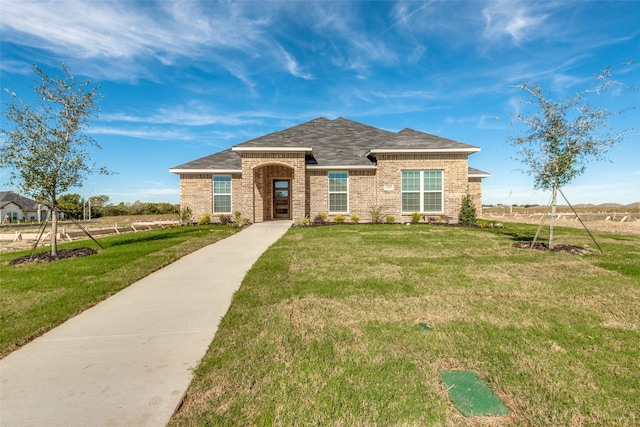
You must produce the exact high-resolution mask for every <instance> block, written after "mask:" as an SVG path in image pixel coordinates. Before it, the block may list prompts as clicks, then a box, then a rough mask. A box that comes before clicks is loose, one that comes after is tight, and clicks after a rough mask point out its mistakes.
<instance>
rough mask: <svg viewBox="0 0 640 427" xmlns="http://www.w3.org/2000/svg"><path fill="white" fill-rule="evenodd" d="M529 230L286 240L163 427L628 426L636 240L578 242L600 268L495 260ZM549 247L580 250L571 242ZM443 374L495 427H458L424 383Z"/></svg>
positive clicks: (631, 421) (549, 258) (634, 349)
mask: <svg viewBox="0 0 640 427" xmlns="http://www.w3.org/2000/svg"><path fill="white" fill-rule="evenodd" d="M535 229H536V227H535V226H532V225H526V224H506V228H504V229H469V228H448V227H438V226H427V225H418V226H413V225H412V226H410V227H407V226H404V225H378V226H376V225H357V226H331V227H317V228H310V229H291V230H290V231H289V232H288V233H287V234H286V235H285V236H284V237H283V238H282V239H280V240H279V241H278V242H277V243H276V244H275V245H274V246H272V247H271V248H270V249H269V250H268V251H267V252H266V253H265V254H264V255H263V256H262V257H261V258H260V259H259V260H258V262H257V263H256V264H255V265H254V266H253V268H252V269H251V270H250V271H249V273H248V275H247V276H246V277H245V279H244V282H243V285H242V287H241V289H240V290H239V291H238V292H237V293H236V295H235V297H234V299H233V302H232V306H231V308H230V311H229V313H228V314H227V315H226V316H225V317H224V318H223V320H222V322H221V325H220V327H219V329H218V332H217V335H216V338H215V339H214V341H213V343H212V345H211V347H210V349H209V352H208V354H207V355H206V357H205V358H204V359H203V361H202V363H201V365H200V366H199V367H198V369H197V370H196V372H195V374H196V378H195V380H194V382H193V384H192V386H191V388H190V390H189V392H188V395H187V398H186V401H185V404H184V405H183V407H182V408H181V409H180V411H179V413H178V414H176V415H175V416H174V418H173V419H172V422H171V424H172V425H174V426H181V425H216V426H218V425H222V426H224V425H227V426H237V425H276V426H293V425H323V426H324V425H327V426H329V425H331V426H334V425H343V426H347V425H349V426H350V425H367V426H368V425H371V426H373V425H385V426H386V425H394V426H395V425H420V426H423V425H429V426H430V425H477V423H478V422H481V423H485V424H486V423H488V424H490V425H523V426H547V425H562V426H567V425H619V426H635V425H639V424H640V418H639V415H638V395H639V394H640V370H639V369H638V360H640V346H639V345H638V343H640V263H638V259H640V237H639V236H630V235H616V234H608V233H594V234H595V235H596V238H597V239H598V243H599V244H600V246H601V247H602V248H603V249H604V251H605V252H604V253H603V254H601V253H599V252H597V251H594V252H592V253H590V254H588V255H584V256H578V255H571V254H567V253H545V252H540V251H530V250H526V249H516V248H513V247H512V246H511V245H512V244H513V243H514V242H515V241H521V240H530V239H531V238H532V236H533V235H534V233H535ZM556 243H559V244H563V243H564V244H574V245H575V244H580V245H582V244H588V245H590V247H592V248H593V247H594V245H593V244H592V242H591V241H590V239H589V237H588V236H587V235H586V233H584V231H582V230H580V229H568V228H558V229H557V235H556ZM419 323H424V324H426V325H428V327H430V328H431V329H425V328H422V327H419V326H418V324H419ZM452 369H465V370H472V371H475V372H477V373H479V374H480V376H481V377H482V378H484V380H486V381H487V382H488V384H489V385H490V386H491V388H492V389H493V390H494V392H495V393H497V394H498V396H499V397H501V398H502V400H503V401H504V402H505V403H506V404H507V406H508V407H509V409H510V415H509V416H507V417H504V418H499V419H497V420H491V419H489V420H480V421H478V420H470V419H466V418H464V417H463V416H462V415H460V414H459V413H458V412H457V410H456V409H455V408H454V407H453V405H452V404H451V403H450V401H449V399H448V395H447V392H446V390H445V389H444V388H443V386H442V384H441V383H440V381H439V376H438V374H439V372H440V371H441V370H452Z"/></svg>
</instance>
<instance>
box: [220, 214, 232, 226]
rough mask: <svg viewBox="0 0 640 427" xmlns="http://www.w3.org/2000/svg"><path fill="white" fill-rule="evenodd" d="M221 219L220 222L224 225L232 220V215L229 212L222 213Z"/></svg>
mask: <svg viewBox="0 0 640 427" xmlns="http://www.w3.org/2000/svg"><path fill="white" fill-rule="evenodd" d="M219 219H220V224H222V225H227V224H229V223H230V222H232V220H231V215H228V214H220V216H219Z"/></svg>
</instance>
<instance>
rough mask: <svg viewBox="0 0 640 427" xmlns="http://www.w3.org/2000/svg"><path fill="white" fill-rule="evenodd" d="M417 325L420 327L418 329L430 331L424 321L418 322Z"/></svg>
mask: <svg viewBox="0 0 640 427" xmlns="http://www.w3.org/2000/svg"><path fill="white" fill-rule="evenodd" d="M418 326H419V327H420V329H424V330H425V331H430V330H431V327H430V326H429V325H427V324H426V323H418Z"/></svg>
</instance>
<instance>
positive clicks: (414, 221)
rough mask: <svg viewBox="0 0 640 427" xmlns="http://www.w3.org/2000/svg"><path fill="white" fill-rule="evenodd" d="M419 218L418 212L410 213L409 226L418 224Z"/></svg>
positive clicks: (420, 216)
mask: <svg viewBox="0 0 640 427" xmlns="http://www.w3.org/2000/svg"><path fill="white" fill-rule="evenodd" d="M421 218H422V215H420V214H419V213H418V212H414V213H412V214H411V224H417V223H419V222H420V219H421Z"/></svg>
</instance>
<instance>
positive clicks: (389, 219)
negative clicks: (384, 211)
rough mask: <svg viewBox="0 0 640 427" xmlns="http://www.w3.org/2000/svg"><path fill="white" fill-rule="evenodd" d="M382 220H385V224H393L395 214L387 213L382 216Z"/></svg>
mask: <svg viewBox="0 0 640 427" xmlns="http://www.w3.org/2000/svg"><path fill="white" fill-rule="evenodd" d="M384 220H385V222H386V223H387V224H393V223H394V222H396V217H395V216H393V215H387V216H386V217H385V218H384Z"/></svg>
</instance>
